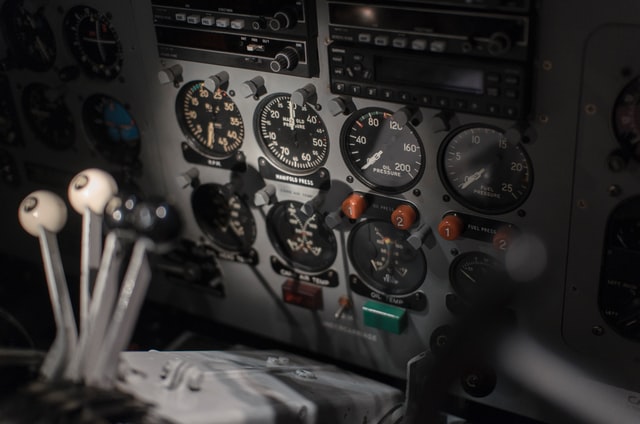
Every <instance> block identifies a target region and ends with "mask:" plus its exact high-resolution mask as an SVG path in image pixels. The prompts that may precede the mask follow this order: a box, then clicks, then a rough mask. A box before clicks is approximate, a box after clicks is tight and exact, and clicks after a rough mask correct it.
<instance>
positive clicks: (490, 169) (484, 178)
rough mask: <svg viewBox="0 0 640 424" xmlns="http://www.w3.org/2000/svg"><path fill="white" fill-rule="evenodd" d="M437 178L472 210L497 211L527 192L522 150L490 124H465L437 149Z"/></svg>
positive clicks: (528, 175)
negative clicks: (438, 156) (438, 150)
mask: <svg viewBox="0 0 640 424" xmlns="http://www.w3.org/2000/svg"><path fill="white" fill-rule="evenodd" d="M439 171H440V178H441V179H442V181H443V182H444V185H445V187H446V188H447V190H448V191H449V193H450V194H451V195H452V196H453V197H454V198H455V199H456V200H457V201H458V202H460V203H461V204H462V205H464V206H466V207H468V208H469V209H471V210H474V211H476V212H481V213H486V214H498V213H505V212H508V211H511V210H513V209H515V208H517V207H518V206H520V205H521V204H522V203H523V202H524V201H525V200H526V198H527V196H528V195H529V192H530V191H531V184H532V180H533V169H532V166H531V161H530V160H529V156H528V155H527V153H526V151H525V150H524V148H523V147H522V145H521V144H519V143H513V142H512V141H510V140H508V139H507V138H506V137H505V135H504V132H503V131H502V130H500V129H498V128H494V127H490V126H484V125H482V126H480V125H479V126H466V127H462V128H460V129H458V130H457V131H455V132H453V133H452V134H451V135H450V136H449V137H448V138H447V139H445V141H444V142H443V144H442V146H441V148H440V162H439Z"/></svg>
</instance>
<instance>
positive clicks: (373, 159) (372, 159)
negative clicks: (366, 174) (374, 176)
mask: <svg viewBox="0 0 640 424" xmlns="http://www.w3.org/2000/svg"><path fill="white" fill-rule="evenodd" d="M382 153H384V152H383V151H382V150H378V151H377V152H376V153H374V154H373V156H371V157H370V158H369V159H367V163H365V164H364V166H363V167H362V168H360V169H361V170H362V171H364V170H365V169H367V168H368V167H370V166H371V165H373V164H374V163H376V162H377V161H378V160H379V159H380V158H381V157H382Z"/></svg>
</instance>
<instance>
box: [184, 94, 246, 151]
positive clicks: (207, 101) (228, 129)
mask: <svg viewBox="0 0 640 424" xmlns="http://www.w3.org/2000/svg"><path fill="white" fill-rule="evenodd" d="M176 114H177V116H178V122H179V123H180V127H181V128H182V131H183V132H184V133H185V134H186V135H187V141H188V142H189V144H190V145H191V147H193V148H194V149H196V150H197V151H198V152H200V153H201V154H203V155H205V156H210V157H214V158H225V157H229V156H231V155H232V154H233V153H235V152H236V151H237V150H238V149H240V147H241V146H242V141H243V139H244V122H243V121H242V116H241V115H240V111H239V110H238V108H237V107H236V104H235V103H234V102H233V100H231V98H230V97H229V94H228V93H227V92H226V91H224V90H221V89H218V90H216V91H215V92H211V91H209V90H207V89H206V88H205V87H204V82H203V81H192V82H190V83H189V84H186V85H185V86H184V87H182V89H181V90H180V92H179V93H178V98H177V99H176Z"/></svg>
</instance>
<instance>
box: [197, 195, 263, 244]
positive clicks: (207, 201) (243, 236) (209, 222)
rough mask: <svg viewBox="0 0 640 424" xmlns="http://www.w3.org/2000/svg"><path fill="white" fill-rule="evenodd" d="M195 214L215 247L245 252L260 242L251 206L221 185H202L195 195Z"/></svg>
mask: <svg viewBox="0 0 640 424" xmlns="http://www.w3.org/2000/svg"><path fill="white" fill-rule="evenodd" d="M191 207H192V208H193V214H194V216H195V218H196V221H197V222H198V225H199V226H200V228H201V229H202V231H203V232H204V233H205V234H207V235H208V236H209V237H210V238H211V240H212V241H213V243H214V244H216V245H217V246H219V247H221V248H223V249H225V250H229V251H232V252H241V253H245V252H247V251H249V249H250V248H251V245H252V244H253V242H254V241H255V240H256V223H255V220H254V219H253V215H252V214H251V210H250V209H249V206H248V205H247V203H246V202H245V201H244V200H243V199H242V197H240V196H239V195H237V194H235V193H231V194H228V193H225V192H224V191H223V190H222V187H221V186H219V185H218V184H202V185H200V186H198V187H197V188H196V189H195V190H194V191H193V193H192V194H191Z"/></svg>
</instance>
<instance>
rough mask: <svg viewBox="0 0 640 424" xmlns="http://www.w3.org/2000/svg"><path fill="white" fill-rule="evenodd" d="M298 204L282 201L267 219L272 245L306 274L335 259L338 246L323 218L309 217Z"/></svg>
mask: <svg viewBox="0 0 640 424" xmlns="http://www.w3.org/2000/svg"><path fill="white" fill-rule="evenodd" d="M301 207H302V204H301V203H299V202H293V201H290V202H280V203H278V204H276V205H275V206H274V207H273V208H272V209H271V210H270V211H269V215H268V217H267V221H268V226H267V229H268V234H269V238H270V239H271V243H272V244H273V245H274V246H275V248H276V250H277V251H278V253H280V255H282V257H284V258H285V259H286V260H287V261H288V262H290V263H291V264H292V265H293V266H294V267H296V268H299V269H301V270H303V271H309V272H319V271H322V270H323V269H326V268H329V267H330V266H331V264H333V261H334V260H335V259H336V252H337V243H336V238H335V236H334V235H333V232H332V231H331V230H330V229H329V228H328V227H327V226H326V225H325V224H324V220H323V219H322V215H320V214H319V213H318V212H315V213H314V214H313V215H311V216H308V215H306V214H305V213H304V212H302V211H301V210H300V208H301Z"/></svg>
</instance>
